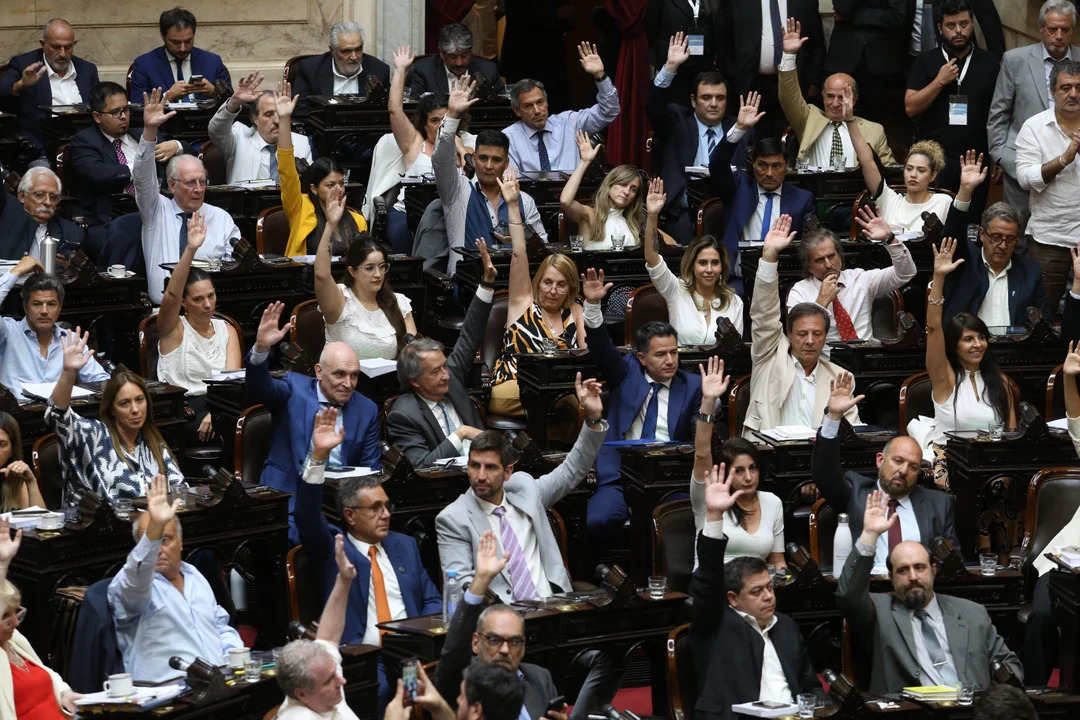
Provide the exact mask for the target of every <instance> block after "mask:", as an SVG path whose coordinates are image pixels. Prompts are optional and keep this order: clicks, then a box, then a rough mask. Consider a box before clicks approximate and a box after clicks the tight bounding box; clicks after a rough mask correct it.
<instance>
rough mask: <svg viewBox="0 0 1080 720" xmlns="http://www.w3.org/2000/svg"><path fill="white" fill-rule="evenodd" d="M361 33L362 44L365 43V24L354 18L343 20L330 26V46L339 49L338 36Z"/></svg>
mask: <svg viewBox="0 0 1080 720" xmlns="http://www.w3.org/2000/svg"><path fill="white" fill-rule="evenodd" d="M357 34H359V35H360V44H361V45H363V44H364V26H363V25H361V24H360V23H358V22H353V21H352V20H342V21H341V22H338V23H334V24H333V26H332V27H331V28H330V47H332V48H334V49H335V50H337V49H338V38H340V37H341V36H342V35H357Z"/></svg>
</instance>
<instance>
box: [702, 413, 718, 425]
mask: <svg viewBox="0 0 1080 720" xmlns="http://www.w3.org/2000/svg"><path fill="white" fill-rule="evenodd" d="M715 419H716V413H713V414H711V415H710V414H708V413H703V412H699V413H698V414H697V421H698V422H704V423H711V422H712V421H713V420H715Z"/></svg>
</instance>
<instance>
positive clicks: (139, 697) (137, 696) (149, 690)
mask: <svg viewBox="0 0 1080 720" xmlns="http://www.w3.org/2000/svg"><path fill="white" fill-rule="evenodd" d="M186 687H187V686H186V685H184V684H182V683H181V684H177V685H161V686H159V687H137V688H135V693H134V694H133V695H125V696H120V697H116V696H113V695H109V694H108V693H106V692H104V691H102V692H96V693H88V694H86V695H83V696H82V697H81V698H79V699H78V700H76V701H75V704H76V705H103V704H107V705H112V704H120V705H127V704H132V705H141V706H144V707H145V706H147V705H151V704H157V703H162V702H165V701H166V700H172V699H173V698H174V697H177V696H178V695H180V694H181V693H182V692H184V689H185V688H186Z"/></svg>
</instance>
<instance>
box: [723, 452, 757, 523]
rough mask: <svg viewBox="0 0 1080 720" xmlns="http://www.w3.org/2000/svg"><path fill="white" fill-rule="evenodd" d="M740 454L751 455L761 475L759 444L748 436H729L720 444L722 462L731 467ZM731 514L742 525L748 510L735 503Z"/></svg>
mask: <svg viewBox="0 0 1080 720" xmlns="http://www.w3.org/2000/svg"><path fill="white" fill-rule="evenodd" d="M740 455H749V456H750V458H751V459H752V460H753V461H754V464H755V465H757V466H758V473H759V477H760V473H761V452H759V451H758V449H757V446H756V445H754V443H752V442H750V441H749V440H747V439H746V438H729V439H728V440H727V441H726V442H725V443H724V444H723V445H721V446H720V462H722V463H724V464H725V465H727V467H729V468H730V467H731V464H732V463H734V462H735V458H737V457H739V456H740ZM728 512H730V513H731V516H732V517H734V518H735V524H736V525H742V522H743V520H744V519H745V518H746V516H747V511H746V510H745V509H743V508H742V507H741V506H740V505H739V503H735V504H734V505H732V506H731V509H730V510H729V511H728Z"/></svg>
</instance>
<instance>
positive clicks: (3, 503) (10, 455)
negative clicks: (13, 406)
mask: <svg viewBox="0 0 1080 720" xmlns="http://www.w3.org/2000/svg"><path fill="white" fill-rule="evenodd" d="M34 505H37V506H38V507H45V499H44V498H42V497H41V490H40V489H39V488H38V484H37V477H36V476H35V475H34V471H33V470H31V469H30V466H29V465H27V464H26V463H25V462H24V461H23V446H22V433H21V432H20V431H19V423H18V421H17V420H15V418H13V417H12V416H11V415H9V414H7V413H6V412H3V411H0V513H5V512H11V511H12V510H23V509H25V508H28V507H33V506H34Z"/></svg>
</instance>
